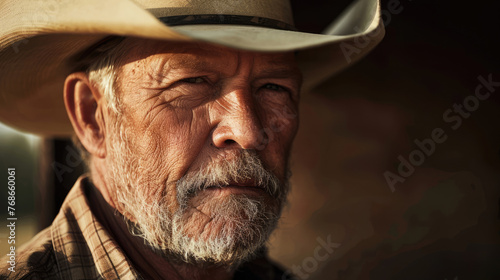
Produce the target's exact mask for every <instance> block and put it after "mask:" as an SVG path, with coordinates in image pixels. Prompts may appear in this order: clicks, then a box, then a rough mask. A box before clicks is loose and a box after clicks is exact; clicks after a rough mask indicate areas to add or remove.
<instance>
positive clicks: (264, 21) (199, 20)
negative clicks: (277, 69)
mask: <svg viewBox="0 0 500 280" xmlns="http://www.w3.org/2000/svg"><path fill="white" fill-rule="evenodd" d="M158 19H159V20H160V21H161V22H163V23H164V24H166V25H169V26H178V25H191V24H234V25H251V26H260V27H267V28H273V29H281V30H290V31H297V29H296V28H295V27H294V26H293V25H291V24H288V23H286V22H282V21H279V20H275V19H271V18H264V17H254V16H239V15H218V14H206V15H185V16H168V17H160V18H158Z"/></svg>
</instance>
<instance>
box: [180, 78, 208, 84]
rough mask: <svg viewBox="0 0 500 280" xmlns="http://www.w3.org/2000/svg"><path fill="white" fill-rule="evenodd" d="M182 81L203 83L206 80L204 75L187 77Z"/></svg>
mask: <svg viewBox="0 0 500 280" xmlns="http://www.w3.org/2000/svg"><path fill="white" fill-rule="evenodd" d="M181 82H185V83H189V84H201V83H203V82H205V79H204V78H203V77H192V78H186V79H182V80H181Z"/></svg>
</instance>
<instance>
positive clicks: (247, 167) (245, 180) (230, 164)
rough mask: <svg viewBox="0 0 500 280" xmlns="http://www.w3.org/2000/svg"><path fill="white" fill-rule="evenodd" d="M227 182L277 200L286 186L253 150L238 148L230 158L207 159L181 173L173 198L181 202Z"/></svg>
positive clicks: (283, 193)
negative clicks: (182, 174) (207, 160)
mask: <svg viewBox="0 0 500 280" xmlns="http://www.w3.org/2000/svg"><path fill="white" fill-rule="evenodd" d="M228 185H246V186H254V187H261V188H263V189H265V191H266V192H267V193H268V194H269V195H270V196H271V197H274V198H277V199H281V198H283V197H284V196H286V192H287V189H288V186H287V183H286V182H281V181H280V180H279V178H278V177H277V176H276V175H275V174H274V173H273V172H271V171H269V170H268V169H266V167H265V166H264V165H263V164H262V161H261V160H260V158H259V157H258V155H257V153H256V152H255V151H254V150H241V151H239V152H238V154H237V155H236V156H235V157H232V158H231V159H230V160H226V159H224V160H221V161H218V162H210V163H208V164H205V165H204V166H202V167H201V168H200V169H199V170H198V171H195V172H190V173H188V174H186V175H184V176H183V177H182V178H181V179H179V180H178V181H177V183H176V188H177V199H178V201H179V202H184V201H186V199H189V198H190V197H192V196H194V195H196V194H197V193H198V192H200V191H203V190H205V189H207V188H212V187H220V188H223V187H225V186H228Z"/></svg>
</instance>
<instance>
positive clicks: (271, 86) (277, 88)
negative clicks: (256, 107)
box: [262, 83, 288, 91]
mask: <svg viewBox="0 0 500 280" xmlns="http://www.w3.org/2000/svg"><path fill="white" fill-rule="evenodd" d="M262 88H264V89H268V90H272V91H288V89H286V88H285V87H282V86H280V85H277V84H271V83H268V84H265V85H264V86H262Z"/></svg>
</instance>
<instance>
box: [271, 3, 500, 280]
mask: <svg viewBox="0 0 500 280" xmlns="http://www.w3.org/2000/svg"><path fill="white" fill-rule="evenodd" d="M292 2H293V3H294V4H295V7H296V8H297V9H296V10H297V11H301V13H300V14H297V17H296V18H297V25H299V27H302V28H303V29H308V30H311V31H317V30H320V29H321V28H323V27H324V26H326V25H327V22H321V20H322V19H325V18H329V17H330V18H331V15H332V14H336V13H338V11H339V9H338V8H334V7H333V6H335V5H338V6H340V7H344V6H345V5H347V3H348V2H349V1H307V2H306V1H292ZM331 2H333V3H331ZM388 2H389V1H382V9H383V10H386V11H388V10H389V9H388V5H389V3H388ZM399 3H400V4H399V6H400V7H402V10H401V11H400V12H399V13H397V14H392V15H391V17H390V18H388V17H387V16H386V17H385V18H384V19H385V20H386V24H387V26H386V37H385V39H384V41H383V42H382V43H381V44H380V46H379V47H378V48H377V49H376V50H375V51H374V52H373V53H371V54H370V55H369V56H368V57H367V58H366V59H364V60H363V61H362V62H360V63H358V64H356V65H354V66H353V67H352V68H350V69H348V70H346V71H344V72H343V73H341V74H339V75H337V76H336V77H334V78H332V79H331V80H329V81H328V82H327V83H326V84H325V85H323V86H321V87H320V88H318V89H316V90H315V91H314V92H313V93H310V94H304V95H303V100H302V101H303V102H302V107H301V129H300V132H299V135H298V138H297V141H296V145H295V152H294V157H293V171H294V175H293V180H292V181H293V193H292V196H291V199H290V207H289V209H288V211H287V212H286V213H285V218H284V220H283V222H282V224H281V227H280V229H279V230H278V232H277V233H276V234H275V235H274V237H273V241H272V247H271V254H272V256H273V257H275V258H276V259H278V260H279V261H280V262H281V263H282V264H285V265H286V266H288V267H293V266H294V265H295V266H298V267H300V269H301V271H302V274H303V275H302V276H301V277H299V279H301V278H302V279H306V278H305V277H309V279H460V280H462V279H500V211H499V205H500V188H499V186H500V173H499V166H500V162H499V154H500V110H499V108H500V107H499V104H500V87H498V88H497V89H496V91H495V92H493V93H492V94H491V96H490V97H489V98H488V99H486V100H484V101H480V103H479V106H478V108H477V110H475V111H473V112H470V116H468V118H462V123H461V125H460V126H459V127H458V128H457V129H456V130H454V129H453V128H452V126H453V125H455V122H446V121H445V120H444V119H443V113H445V112H446V111H447V110H448V109H453V106H454V104H455V103H456V104H461V103H462V102H463V100H464V99H465V98H467V97H468V96H470V95H474V92H475V89H476V86H477V85H479V81H478V76H483V77H484V78H487V77H488V75H490V74H491V75H492V80H493V81H496V82H500V71H499V70H500V68H499V57H498V54H497V53H498V51H497V50H498V47H499V44H498V42H499V38H498V37H499V31H498V30H497V29H498V28H499V27H500V24H499V23H500V21H499V16H498V11H499V9H498V4H496V5H495V2H494V1H461V2H459V1H419V0H413V1H409V0H407V1H403V0H402V1H399ZM386 15H387V14H386ZM481 92H485V91H484V89H482V91H481ZM469 98H470V97H469ZM454 115H456V114H454ZM436 128H441V129H442V130H443V131H444V133H445V134H446V136H447V138H446V140H445V141H444V142H443V143H440V144H436V148H435V151H434V152H433V153H432V154H430V156H426V157H425V160H424V161H423V163H422V164H421V165H420V166H418V167H416V168H415V171H414V172H413V174H412V175H411V176H409V177H408V178H406V180H405V181H404V182H400V183H397V184H396V185H395V191H394V192H392V191H391V189H390V188H389V186H388V184H387V182H386V180H385V178H384V172H386V171H390V172H393V173H395V174H397V173H398V171H397V168H398V165H399V164H400V161H399V159H398V156H399V155H401V156H402V157H404V158H405V159H408V156H409V154H410V153H411V152H412V151H414V150H416V149H418V146H417V145H416V144H415V143H414V141H415V140H417V139H418V140H423V139H426V138H430V137H431V133H432V131H433V130H434V129H436ZM328 236H330V238H331V241H332V242H335V243H338V244H339V247H338V248H336V249H335V250H334V251H333V253H331V254H329V255H328V259H326V260H318V259H316V260H315V261H314V260H313V259H315V254H314V252H315V249H316V247H318V246H319V245H320V242H319V241H318V238H321V239H323V240H325V241H326V240H327V237H328ZM319 252H320V253H321V256H322V254H324V253H325V252H326V251H319ZM315 264H316V266H315Z"/></svg>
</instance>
